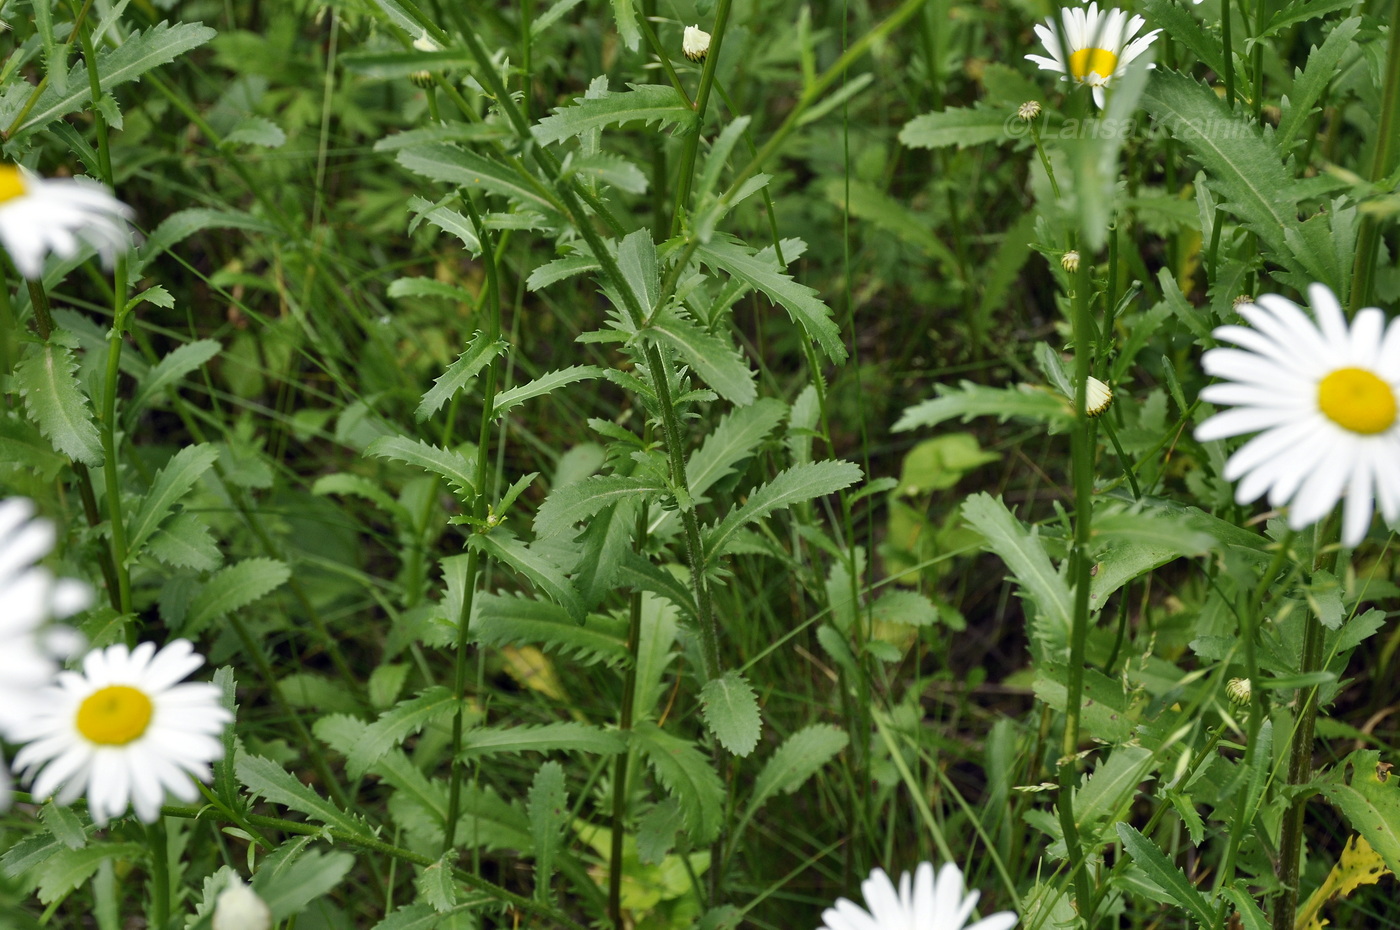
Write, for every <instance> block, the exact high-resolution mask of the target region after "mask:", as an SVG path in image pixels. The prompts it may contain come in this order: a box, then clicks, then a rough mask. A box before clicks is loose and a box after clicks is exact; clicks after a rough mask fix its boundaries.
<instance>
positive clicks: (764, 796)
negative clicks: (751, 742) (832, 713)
mask: <svg viewBox="0 0 1400 930" xmlns="http://www.w3.org/2000/svg"><path fill="white" fill-rule="evenodd" d="M849 742H850V737H848V736H847V735H846V732H845V731H844V730H841V729H839V728H838V727H834V726H832V725H830V724H827V723H817V724H813V725H812V726H809V727H804V728H803V729H801V730H798V731H797V732H796V733H794V734H792V735H791V736H789V737H788V738H787V739H786V740H784V741H783V744H782V745H781V746H779V747H778V749H777V751H775V752H774V753H773V755H772V756H770V757H769V759H768V761H767V762H766V763H765V764H764V766H763V770H762V771H760V772H759V773H758V777H757V778H755V779H754V782H753V791H752V792H751V793H750V794H749V803H748V814H749V815H751V814H752V813H753V812H754V811H756V810H758V808H760V807H762V806H763V805H764V803H766V802H767V800H768V799H769V798H771V797H772V796H773V795H775V794H777V793H778V792H780V791H781V792H782V793H783V794H792V793H793V792H794V791H796V790H797V789H798V788H800V787H802V786H803V785H804V784H805V783H806V782H807V779H809V778H811V777H812V776H813V775H815V774H816V773H817V770H818V769H820V768H821V767H822V766H823V765H826V764H827V763H828V762H830V761H831V760H832V759H834V758H835V757H836V754H837V753H839V752H840V751H841V750H843V749H845V748H846V745H847V744H848V743H849Z"/></svg>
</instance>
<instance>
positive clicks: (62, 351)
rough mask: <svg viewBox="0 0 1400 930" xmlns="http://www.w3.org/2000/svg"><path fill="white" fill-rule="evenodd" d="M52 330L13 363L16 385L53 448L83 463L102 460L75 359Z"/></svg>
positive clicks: (34, 419) (28, 409)
mask: <svg viewBox="0 0 1400 930" xmlns="http://www.w3.org/2000/svg"><path fill="white" fill-rule="evenodd" d="M61 338H62V339H66V338H67V336H66V334H65V333H64V332H63V331H62V330H55V331H54V333H53V335H52V337H51V338H50V339H49V341H48V342H46V343H44V344H43V345H41V346H36V347H35V351H34V353H33V354H32V355H30V356H29V357H28V358H26V359H25V360H24V361H22V362H20V363H19V364H18V365H16V366H15V372H14V377H15V387H16V388H18V389H19V393H20V395H21V396H22V397H23V398H24V406H25V410H27V411H28V413H29V418H30V419H31V420H33V421H34V422H35V424H37V425H38V427H39V432H41V433H43V434H44V438H46V439H48V441H49V442H51V443H53V447H54V449H55V450H56V451H58V452H61V453H63V454H64V455H66V456H68V457H69V458H70V459H73V460H74V461H76V462H82V463H83V464H84V465H94V466H95V465H101V464H102V440H101V437H100V436H99V435H98V432H97V424H96V423H95V422H93V419H92V408H91V407H90V406H89V405H88V398H87V395H86V394H84V393H83V390H82V388H81V387H79V386H78V379H77V376H76V372H77V370H78V361H77V359H75V358H74V357H73V350H72V349H71V348H69V347H68V346H67V345H65V344H63V342H61V341H59V340H60V339H61Z"/></svg>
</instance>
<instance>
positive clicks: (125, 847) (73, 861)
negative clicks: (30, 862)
mask: <svg viewBox="0 0 1400 930" xmlns="http://www.w3.org/2000/svg"><path fill="white" fill-rule="evenodd" d="M149 855H150V850H148V849H147V848H146V847H145V846H142V845H141V844H139V843H94V844H92V845H90V846H83V847H81V848H79V849H66V848H63V847H59V848H58V849H56V850H54V851H53V852H52V853H51V854H50V855H49V856H48V857H47V858H45V859H44V860H43V865H41V866H40V867H39V900H40V901H42V902H43V903H45V904H52V903H53V902H55V901H57V900H59V899H61V898H63V897H64V896H65V895H67V894H68V893H69V892H71V891H72V890H73V889H75V888H77V887H78V886H79V885H81V884H82V883H83V882H85V881H87V880H88V879H89V878H91V877H92V873H93V872H96V871H97V867H98V866H99V865H101V864H102V863H103V862H106V861H107V860H109V859H123V860H127V861H132V860H134V861H137V862H143V861H145V859H146V857H147V856H149Z"/></svg>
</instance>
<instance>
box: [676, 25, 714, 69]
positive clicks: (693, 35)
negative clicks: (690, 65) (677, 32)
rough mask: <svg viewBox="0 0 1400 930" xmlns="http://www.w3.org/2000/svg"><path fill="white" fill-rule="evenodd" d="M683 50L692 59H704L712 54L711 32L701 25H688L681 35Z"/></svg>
mask: <svg viewBox="0 0 1400 930" xmlns="http://www.w3.org/2000/svg"><path fill="white" fill-rule="evenodd" d="M681 52H682V53H683V54H684V55H685V57H686V58H689V59H690V60H691V61H704V60H705V56H706V55H708V54H710V34H709V33H708V32H706V31H704V30H703V29H701V28H700V27H699V26H686V27H685V34H684V35H682V36H681Z"/></svg>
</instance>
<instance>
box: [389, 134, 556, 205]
mask: <svg viewBox="0 0 1400 930" xmlns="http://www.w3.org/2000/svg"><path fill="white" fill-rule="evenodd" d="M398 161H399V164H401V165H403V166H404V167H405V168H407V169H408V170H409V171H412V172H414V173H415V174H421V175H422V176H423V177H425V178H431V179H432V180H434V181H444V182H446V183H448V184H455V185H457V186H458V187H463V188H466V189H468V190H480V191H486V192H487V193H489V194H496V195H499V196H501V197H505V198H506V199H507V200H509V201H511V202H512V203H515V204H517V205H519V206H527V207H529V208H530V209H532V210H540V211H542V212H545V213H549V214H553V213H556V212H557V211H556V210H555V208H554V204H553V203H551V202H550V201H549V200H548V199H547V198H546V197H544V196H543V195H541V194H540V192H539V190H538V189H537V188H536V187H534V185H532V184H530V183H529V181H528V180H527V179H526V178H524V177H522V176H521V175H520V174H518V173H517V172H515V171H514V170H512V169H511V168H510V167H509V166H508V165H504V164H502V163H500V162H498V161H493V160H491V159H489V158H485V157H483V156H481V155H478V154H476V153H475V152H471V151H468V150H467V149H463V148H459V147H457V146H455V145H453V144H451V143H449V142H430V143H427V144H425V145H416V146H413V147H412V148H405V149H401V150H400V151H399V154H398Z"/></svg>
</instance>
